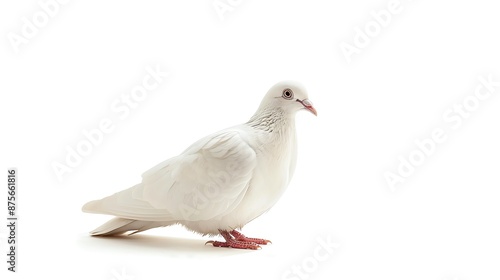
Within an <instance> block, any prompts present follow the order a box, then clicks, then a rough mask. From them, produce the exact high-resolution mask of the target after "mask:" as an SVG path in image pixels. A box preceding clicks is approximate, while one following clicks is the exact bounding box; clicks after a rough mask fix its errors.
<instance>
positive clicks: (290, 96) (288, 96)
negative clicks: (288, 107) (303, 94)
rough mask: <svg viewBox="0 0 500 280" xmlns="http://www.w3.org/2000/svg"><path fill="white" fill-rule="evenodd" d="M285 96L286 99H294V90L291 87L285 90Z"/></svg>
mask: <svg viewBox="0 0 500 280" xmlns="http://www.w3.org/2000/svg"><path fill="white" fill-rule="evenodd" d="M283 98H285V99H288V100H290V99H293V91H292V90H291V89H289V88H287V89H285V90H283Z"/></svg>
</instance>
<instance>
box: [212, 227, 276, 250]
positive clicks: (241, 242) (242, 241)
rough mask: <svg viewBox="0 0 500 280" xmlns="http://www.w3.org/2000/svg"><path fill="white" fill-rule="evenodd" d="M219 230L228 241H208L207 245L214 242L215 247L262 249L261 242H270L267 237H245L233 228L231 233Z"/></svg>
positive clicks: (262, 243) (264, 243) (263, 243)
mask: <svg viewBox="0 0 500 280" xmlns="http://www.w3.org/2000/svg"><path fill="white" fill-rule="evenodd" d="M219 232H220V234H221V235H222V237H224V239H225V240H226V242H220V241H208V242H207V243H205V245H206V244H212V245H213V246H214V247H226V248H236V249H251V250H258V249H261V247H260V246H259V244H261V245H266V244H267V243H270V241H269V240H265V239H258V238H248V237H245V236H244V235H243V234H241V233H239V232H237V231H236V230H233V231H231V232H230V233H229V232H227V231H225V230H219ZM231 235H232V236H231ZM233 236H234V237H233Z"/></svg>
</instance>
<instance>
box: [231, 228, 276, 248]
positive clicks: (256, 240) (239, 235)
mask: <svg viewBox="0 0 500 280" xmlns="http://www.w3.org/2000/svg"><path fill="white" fill-rule="evenodd" d="M230 234H231V235H232V236H234V238H235V239H236V240H237V241H245V242H253V243H255V244H260V245H267V244H268V243H272V242H271V241H269V240H266V239H260V238H250V237H246V236H245V235H243V234H242V233H241V232H238V231H236V230H232V231H231V232H230Z"/></svg>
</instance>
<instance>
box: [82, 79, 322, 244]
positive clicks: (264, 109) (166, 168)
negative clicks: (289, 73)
mask: <svg viewBox="0 0 500 280" xmlns="http://www.w3.org/2000/svg"><path fill="white" fill-rule="evenodd" d="M302 109H306V110H309V111H310V112H312V113H313V114H314V115H317V113H316V109H315V108H314V107H313V105H312V103H311V101H309V99H308V95H307V92H306V90H305V89H304V87H303V86H301V85H300V84H298V83H297V82H291V81H284V82H280V83H278V84H276V85H274V86H273V87H272V88H271V89H270V90H269V91H268V92H267V94H266V96H265V97H264V99H263V100H262V102H261V104H260V106H259V108H258V109H257V112H255V114H254V115H253V116H252V117H251V118H250V120H249V121H248V122H247V123H244V124H240V125H237V126H233V127H230V128H228V129H225V130H222V131H219V132H217V133H214V134H212V135H209V136H207V137H204V138H202V139H200V140H198V141H197V142H195V143H194V144H193V145H191V146H190V147H189V148H188V149H187V150H185V151H184V152H183V153H181V154H180V155H178V156H176V157H173V158H171V159H168V160H166V161H164V162H162V163H160V164H158V165H157V166H155V167H153V168H152V169H150V170H148V171H147V172H145V173H144V174H143V175H142V183H140V184H137V185H135V186H133V187H131V188H129V189H126V190H123V191H121V192H118V193H115V194H113V195H111V196H108V197H105V198H103V199H101V200H95V201H91V202H88V203H87V204H85V205H84V206H83V209H82V210H83V211H84V212H88V213H97V214H108V215H113V216H116V218H113V219H112V220H110V221H109V222H107V223H105V224H103V225H102V226H100V227H98V228H97V229H95V230H94V231H92V232H91V235H94V236H112V235H120V234H125V233H129V232H131V233H132V234H134V233H137V232H141V231H145V230H148V229H151V228H156V227H164V226H169V225H173V224H181V225H183V226H185V227H186V228H188V229H189V230H192V231H194V232H197V233H200V234H203V235H207V234H208V235H216V234H221V235H222V236H223V237H224V239H225V242H220V241H208V242H207V243H206V244H209V243H210V244H212V245H213V246H215V247H230V248H239V249H260V246H259V245H265V244H267V243H269V242H270V241H268V240H265V239H258V238H249V237H246V236H244V235H243V234H241V233H240V232H238V231H236V229H239V230H241V228H242V227H243V226H244V225H245V224H247V223H248V222H250V221H252V220H253V219H255V218H257V217H259V216H260V215H262V214H263V213H265V212H266V211H268V210H269V209H270V208H271V207H272V206H273V205H274V204H275V203H276V202H277V201H278V199H279V198H280V197H281V195H282V194H283V192H284V191H285V189H286V188H287V186H288V184H289V183H290V180H291V179H292V176H293V173H294V171H295V164H296V159H297V141H296V133H295V114H296V113H297V112H298V111H299V110H302Z"/></svg>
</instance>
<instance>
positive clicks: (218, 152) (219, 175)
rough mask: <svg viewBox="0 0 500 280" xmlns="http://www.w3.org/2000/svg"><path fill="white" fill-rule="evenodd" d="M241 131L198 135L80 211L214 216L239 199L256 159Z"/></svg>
mask: <svg viewBox="0 0 500 280" xmlns="http://www.w3.org/2000/svg"><path fill="white" fill-rule="evenodd" d="M244 133H245V132H244V131H240V130H237V129H232V130H225V131H222V132H219V133H216V134H214V135H211V136H208V137H206V138H203V139H201V140H200V141H198V142H196V143H195V144H193V145H192V146H191V147H190V148H188V149H187V150H186V151H185V152H184V153H182V154H181V155H179V156H177V157H174V158H171V159H169V160H167V161H165V162H162V163H160V164H159V165H157V166H155V167H153V168H152V169H150V170H149V171H147V172H145V173H144V174H143V181H142V183H141V184H139V185H136V186H134V187H132V188H130V189H127V190H124V191H122V192H119V193H116V194H114V195H112V196H109V197H106V198H104V199H101V200H99V201H93V202H90V203H88V204H87V205H85V206H84V211H87V212H94V213H104V214H112V215H115V216H119V217H123V218H128V219H136V220H147V221H169V220H170V221H172V220H177V221H182V220H184V221H200V220H209V219H217V218H218V217H222V216H223V215H224V214H226V213H229V212H231V211H232V210H233V209H234V208H236V206H237V205H238V204H239V203H240V201H241V200H242V198H243V196H244V195H245V193H246V191H247V189H248V186H249V184H250V182H251V178H252V173H253V171H254V169H255V166H256V164H257V160H256V154H255V151H254V150H253V149H252V148H251V147H250V146H249V145H248V143H247V142H246V141H245V140H244V139H243V137H242V134H244Z"/></svg>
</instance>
